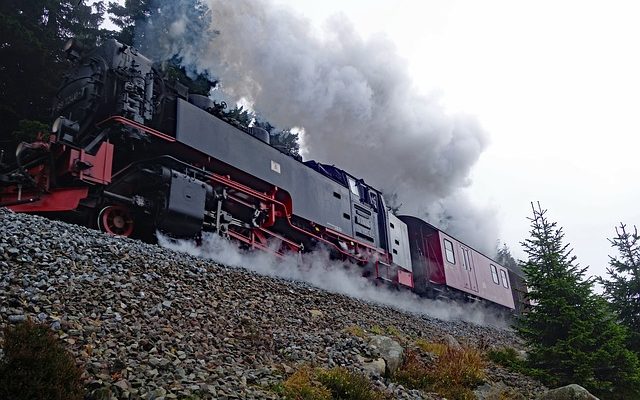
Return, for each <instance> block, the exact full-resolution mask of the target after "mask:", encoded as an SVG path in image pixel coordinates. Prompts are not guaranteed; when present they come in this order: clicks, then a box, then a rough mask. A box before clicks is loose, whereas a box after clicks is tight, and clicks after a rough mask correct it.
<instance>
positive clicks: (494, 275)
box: [489, 264, 500, 285]
mask: <svg viewBox="0 0 640 400" xmlns="http://www.w3.org/2000/svg"><path fill="white" fill-rule="evenodd" d="M489 265H490V266H491V279H493V283H495V284H496V285H498V284H500V280H499V278H498V268H496V266H495V265H493V264H489Z"/></svg>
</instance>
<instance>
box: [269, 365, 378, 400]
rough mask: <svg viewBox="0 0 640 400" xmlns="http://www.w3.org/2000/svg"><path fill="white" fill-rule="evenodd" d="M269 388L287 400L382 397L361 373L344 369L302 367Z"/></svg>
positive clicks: (373, 398)
mask: <svg viewBox="0 0 640 400" xmlns="http://www.w3.org/2000/svg"><path fill="white" fill-rule="evenodd" d="M271 390H272V391H273V392H274V393H276V394H279V395H280V396H283V397H284V398H285V399H291V400H332V399H341V400H384V399H385V396H384V394H383V393H381V392H379V391H377V390H375V388H374V387H373V384H372V383H371V381H370V380H369V379H368V378H367V377H365V376H364V375H361V374H357V373H353V372H350V371H349V370H347V369H346V368H332V369H329V370H327V369H323V368H316V369H312V368H310V367H307V366H305V367H302V368H300V369H299V370H297V371H296V372H294V373H293V374H292V375H291V376H290V377H289V378H287V380H285V381H284V382H282V383H281V384H278V385H275V386H273V387H272V388H271Z"/></svg>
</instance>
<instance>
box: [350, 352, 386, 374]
mask: <svg viewBox="0 0 640 400" xmlns="http://www.w3.org/2000/svg"><path fill="white" fill-rule="evenodd" d="M356 358H357V359H358V361H360V365H362V369H363V370H364V371H365V372H366V373H367V375H370V376H374V377H375V376H384V375H385V373H386V371H387V363H386V362H385V361H384V358H374V359H372V360H369V359H366V358H364V357H362V356H360V355H359V356H357V357H356Z"/></svg>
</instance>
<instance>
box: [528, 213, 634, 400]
mask: <svg viewBox="0 0 640 400" xmlns="http://www.w3.org/2000/svg"><path fill="white" fill-rule="evenodd" d="M532 208H533V217H532V218H529V220H530V221H531V231H530V234H531V237H530V238H528V239H526V240H525V241H524V242H522V246H523V247H524V250H525V252H526V253H527V255H528V260H527V261H526V262H523V263H522V269H523V271H524V273H525V275H526V280H527V285H528V287H529V293H528V296H529V299H530V300H531V302H532V307H531V310H530V311H529V312H528V313H526V314H524V315H523V316H522V317H521V318H520V319H519V321H518V324H517V329H518V331H519V333H520V335H521V336H522V337H523V338H524V339H525V340H526V342H527V344H528V346H529V356H528V363H529V366H530V367H531V368H532V369H534V370H535V371H538V375H539V377H540V378H541V379H542V380H543V381H544V382H545V383H546V384H548V385H550V386H561V385H567V384H570V383H577V384H580V385H582V386H584V387H586V388H587V389H589V390H590V391H591V392H592V393H594V394H596V395H600V396H603V397H605V398H619V399H626V398H640V371H639V370H638V360H637V358H636V356H635V354H634V353H633V352H631V351H629V350H627V349H626V348H625V342H626V338H627V332H626V329H625V328H624V327H622V326H621V325H618V324H617V323H616V321H615V317H614V315H613V314H612V313H611V312H610V311H609V309H608V307H607V304H606V302H605V301H604V300H603V299H602V298H601V297H599V296H597V295H595V294H594V293H593V282H592V280H590V279H585V276H584V275H585V270H586V268H581V267H580V266H579V265H578V264H577V262H576V257H575V256H574V255H573V254H572V250H571V249H570V248H569V244H564V233H563V231H562V228H560V227H558V226H557V223H556V222H551V221H549V220H548V219H547V217H546V215H545V214H546V210H543V209H542V208H541V207H540V205H539V204H538V206H537V208H536V207H533V205H532Z"/></svg>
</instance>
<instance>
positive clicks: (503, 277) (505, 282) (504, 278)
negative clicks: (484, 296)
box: [500, 269, 509, 289]
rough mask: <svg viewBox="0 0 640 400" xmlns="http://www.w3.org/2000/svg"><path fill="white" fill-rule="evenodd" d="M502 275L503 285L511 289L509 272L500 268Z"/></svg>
mask: <svg viewBox="0 0 640 400" xmlns="http://www.w3.org/2000/svg"><path fill="white" fill-rule="evenodd" d="M500 276H501V277H502V286H504V287H506V288H507V289H509V281H508V280H507V272H506V271H505V270H503V269H501V270H500Z"/></svg>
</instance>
